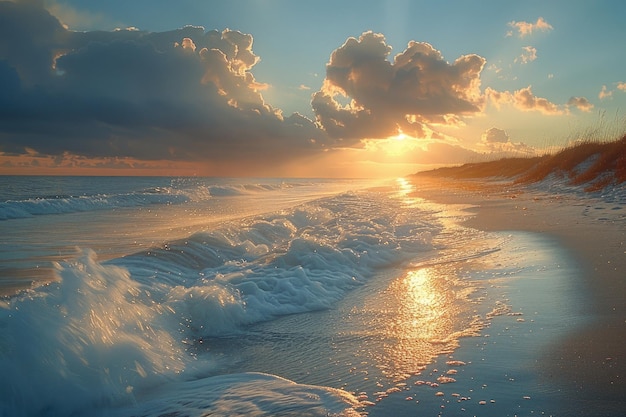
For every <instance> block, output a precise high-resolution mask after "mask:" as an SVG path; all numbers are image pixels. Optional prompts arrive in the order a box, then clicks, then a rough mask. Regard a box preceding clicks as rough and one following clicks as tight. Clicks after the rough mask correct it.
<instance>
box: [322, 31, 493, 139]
mask: <svg viewBox="0 0 626 417" xmlns="http://www.w3.org/2000/svg"><path fill="white" fill-rule="evenodd" d="M390 53H391V47H390V46H388V45H387V44H386V42H385V38H384V36H383V35H381V34H376V33H373V32H365V33H363V34H362V35H361V36H360V37H359V39H355V38H349V39H348V40H347V41H346V42H345V43H344V44H343V46H341V47H340V48H338V49H336V50H335V51H334V52H333V53H332V55H331V57H330V62H329V63H328V64H327V65H326V79H325V82H324V86H323V88H322V89H321V90H320V91H318V92H317V93H315V94H314V95H313V101H312V105H313V109H314V111H315V114H316V116H317V120H318V122H319V123H320V124H321V125H322V126H323V127H324V129H325V130H326V131H327V132H328V133H329V134H330V135H331V136H333V137H336V138H344V139H360V138H366V137H367V138H376V137H387V136H390V135H393V134H395V133H397V130H398V128H400V129H403V130H411V131H416V130H417V131H419V130H420V126H421V125H423V124H425V123H451V122H454V121H455V120H457V118H458V116H461V115H465V114H472V113H476V112H479V111H480V110H481V107H482V105H483V97H482V95H481V92H480V73H481V71H482V68H483V66H484V64H485V59H484V58H482V57H480V56H478V55H465V56H462V57H460V58H458V59H457V60H456V61H454V62H453V63H452V64H450V63H448V62H447V61H445V60H444V58H443V56H442V55H441V53H440V52H439V51H437V50H436V49H434V48H433V47H432V46H431V45H430V44H428V43H422V42H415V41H411V42H410V43H409V44H408V46H407V48H406V49H405V50H404V51H403V52H402V53H400V54H398V55H396V56H395V57H394V58H393V62H391V61H389V60H388V57H389V55H390ZM342 98H346V99H348V100H349V101H350V102H349V103H348V104H345V105H342V104H340V102H341V100H342Z"/></svg>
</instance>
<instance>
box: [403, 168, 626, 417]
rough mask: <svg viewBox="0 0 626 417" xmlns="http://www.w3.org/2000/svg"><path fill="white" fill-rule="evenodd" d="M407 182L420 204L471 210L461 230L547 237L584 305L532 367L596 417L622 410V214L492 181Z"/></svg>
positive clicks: (625, 387)
mask: <svg viewBox="0 0 626 417" xmlns="http://www.w3.org/2000/svg"><path fill="white" fill-rule="evenodd" d="M412 181H413V182H414V184H415V186H416V189H417V194H418V196H419V197H422V198H425V199H427V200H431V201H434V202H437V203H444V204H469V205H472V206H474V208H472V209H470V211H471V212H472V213H474V214H475V215H474V216H472V217H471V218H469V219H468V220H466V221H465V225H466V226H468V227H471V228H475V229H478V230H483V231H488V232H489V231H494V232H495V231H527V232H534V233H539V234H546V235H548V236H550V237H552V238H554V239H556V240H557V241H558V242H560V243H561V244H562V245H563V247H565V248H566V249H567V250H568V251H570V252H571V253H572V255H573V256H574V257H576V258H577V260H578V261H579V262H580V265H581V268H582V269H583V270H582V271H581V272H582V273H581V276H582V277H583V279H582V280H581V282H580V291H581V293H582V294H583V295H584V297H582V298H580V299H582V300H586V301H585V302H584V305H582V306H579V308H580V311H582V314H581V317H580V322H581V323H580V325H577V326H576V327H575V328H576V330H575V331H573V332H569V334H567V335H566V336H565V337H564V338H562V339H561V340H559V341H558V343H556V345H555V346H554V347H553V348H552V349H550V350H549V351H548V353H547V354H542V357H541V358H538V360H539V361H540V363H541V369H543V373H544V376H545V377H546V378H547V379H548V380H549V381H551V382H552V383H554V384H560V386H563V387H564V389H567V391H568V392H571V393H572V395H573V396H575V397H573V398H572V400H573V401H581V402H582V403H586V404H588V405H592V408H593V409H595V410H596V411H597V412H600V414H597V415H609V414H610V415H616V414H613V413H615V412H616V411H619V410H621V411H624V410H626V357H625V353H626V303H624V296H625V294H626V207H624V206H623V205H619V204H610V203H606V202H602V201H599V200H596V199H591V198H589V199H587V198H580V197H578V196H574V195H566V194H558V195H550V194H547V193H542V192H538V191H530V190H528V189H525V188H520V187H512V186H509V185H506V184H504V183H497V182H495V181H491V182H489V181H487V182H484V181H482V182H479V181H473V180H456V179H446V178H435V177H427V176H417V177H413V178H412ZM573 302H576V301H573ZM601 410H606V412H607V413H608V414H602V411H601ZM617 415H618V414H617Z"/></svg>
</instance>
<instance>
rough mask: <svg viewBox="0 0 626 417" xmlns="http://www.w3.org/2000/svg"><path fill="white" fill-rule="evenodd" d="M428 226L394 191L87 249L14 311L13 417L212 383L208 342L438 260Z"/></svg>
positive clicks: (7, 374) (3, 391)
mask: <svg viewBox="0 0 626 417" xmlns="http://www.w3.org/2000/svg"><path fill="white" fill-rule="evenodd" d="M428 219H429V217H428V213H425V212H424V211H422V210H420V209H418V208H417V207H407V206H406V205H405V204H404V203H403V202H402V201H400V200H396V199H394V198H391V197H389V196H384V195H383V194H382V193H375V192H358V193H344V194H341V195H339V196H336V197H332V198H327V199H321V200H317V201H314V202H309V203H307V204H304V205H301V206H298V207H295V208H293V209H290V210H285V211H282V212H278V213H273V214H269V215H263V216H258V217H254V218H247V219H243V220H239V221H237V222H232V223H228V224H225V225H223V227H221V228H219V229H218V230H213V231H209V232H202V233H196V234H193V235H191V236H188V237H187V238H186V239H183V240H179V241H175V242H171V243H169V244H167V245H164V246H162V247H158V248H153V249H151V250H148V251H145V252H140V253H135V254H133V255H129V256H125V257H121V258H117V259H112V260H109V261H106V262H99V261H98V259H97V257H96V255H95V253H94V252H93V251H91V250H88V249H85V250H82V251H81V254H80V256H78V257H77V259H75V260H73V261H71V262H65V263H62V264H58V265H56V272H57V274H58V277H59V281H58V282H56V283H53V284H51V285H48V286H46V287H42V288H39V289H37V290H34V291H30V292H27V293H25V294H22V295H20V296H18V297H15V298H13V299H10V300H8V301H6V305H5V306H4V307H5V308H2V309H0V314H1V315H0V328H1V329H2V332H0V373H2V375H3V378H2V381H0V407H4V408H3V409H2V408H0V414H6V415H33V414H42V413H43V414H45V413H44V411H45V412H46V413H48V414H50V415H52V414H57V415H70V414H76V415H89V414H93V410H94V408H95V409H102V408H111V407H113V406H115V407H118V406H120V404H121V405H123V404H132V403H133V402H136V401H138V398H139V393H150V392H152V393H154V392H155V390H157V389H158V387H162V386H164V384H167V383H169V382H168V381H180V380H181V378H182V377H183V376H184V378H182V379H183V380H185V379H192V380H197V379H198V378H197V375H200V374H202V375H207V374H210V372H211V371H210V369H211V358H210V349H209V350H208V353H204V354H202V355H201V356H197V353H196V351H197V349H194V346H197V345H198V344H199V343H204V345H203V346H206V345H207V344H210V341H211V339H212V338H219V337H224V336H232V335H237V334H241V333H242V332H245V331H246V330H247V328H248V326H250V325H252V324H254V323H258V322H262V321H267V320H272V319H274V318H277V317H279V316H283V315H288V314H294V313H301V312H307V311H314V310H320V309H326V308H329V307H331V306H332V305H333V304H334V303H336V302H337V301H338V300H340V299H341V298H343V297H344V296H345V295H346V293H347V292H348V291H350V290H352V289H353V288H355V287H357V286H359V285H362V284H363V283H365V282H367V281H368V280H370V279H372V278H373V277H375V276H376V274H377V271H379V270H380V269H381V268H388V267H393V266H398V265H401V264H403V263H407V262H412V261H415V260H419V259H422V260H423V259H427V258H429V257H431V256H433V253H434V252H433V251H435V248H434V247H433V245H432V236H433V235H434V234H436V233H438V232H439V230H440V229H439V227H440V226H439V225H438V223H437V222H436V221H434V220H433V221H429V220H428ZM207 369H208V370H207ZM32 375H37V379H36V380H32V378H30V377H29V376H32ZM216 378H217V379H212V380H211V381H209V380H206V381H205V382H198V384H200V385H199V386H202V387H205V388H206V387H207V386H210V387H213V388H211V390H213V389H214V388H215V387H218V388H219V387H221V388H219V389H218V390H217V391H219V392H222V390H223V389H231V388H232V385H230V384H232V383H236V384H242V383H243V385H242V386H245V389H251V386H253V385H254V386H256V387H257V388H262V387H266V388H268V389H269V387H270V386H271V385H274V386H276V384H278V385H277V386H278V388H277V389H279V390H280V391H281V392H283V391H284V389H285V388H284V386H283V385H285V384H286V385H285V386H290V387H291V388H290V392H292V393H295V392H300V393H307V392H309V393H311V392H315V395H317V396H318V397H320V396H322V395H321V394H320V393H319V391H311V389H310V388H303V387H302V386H300V388H301V389H300V390H299V388H298V386H293V385H289V384H288V383H285V382H284V381H282V382H281V381H279V380H278V379H275V377H271V378H269V379H270V380H268V378H266V377H258V376H250V375H244V376H240V377H235V381H230V380H227V378H228V376H224V375H222V376H219V375H218V376H216ZM225 378H226V379H225ZM277 381H278V382H277ZM180 384H183V382H180ZM206 384H208V385H206ZM224 387H226V388H224ZM217 391H216V392H217ZM207 392H209V391H207ZM211 392H212V391H211ZM325 392H326V391H325ZM335 394H336V393H335ZM335 394H333V393H327V394H325V395H327V396H330V397H332V398H335V399H336V395H335ZM216 395H217V394H216ZM290 395H291V394H290ZM306 397H307V398H309V397H310V398H312V397H311V396H310V395H309V394H306ZM241 401H244V399H242V400H241ZM260 401H263V402H267V401H269V400H268V399H260ZM337 401H338V403H333V404H335V405H334V406H333V407H334V408H337V404H344V405H345V403H346V399H345V398H344V399H339V400H337ZM348 402H349V401H348ZM274 405H275V406H276V407H277V408H275V409H280V405H279V404H274ZM176 406H181V404H178V405H176ZM231 406H232V407H235V408H233V409H231V411H232V412H233V413H234V411H233V410H235V409H240V407H243V406H244V404H243V403H242V402H236V404H234V405H232V404H231ZM141 407H151V405H150V404H149V403H143V404H142V405H141ZM305 409H306V408H303V410H305ZM77 410H78V411H77ZM81 410H86V411H81ZM221 411H223V410H220V412H221ZM227 411H228V410H226V412H225V414H228V412H227ZM146 414H148V415H150V413H148V412H146ZM235 414H236V413H235ZM142 415H143V414H142ZM321 415H324V414H323V413H322V414H321Z"/></svg>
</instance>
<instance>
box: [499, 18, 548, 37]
mask: <svg viewBox="0 0 626 417" xmlns="http://www.w3.org/2000/svg"><path fill="white" fill-rule="evenodd" d="M509 26H510V27H512V28H513V30H516V31H517V34H518V36H519V37H520V38H524V37H526V36H529V35H532V33H533V32H536V31H541V32H548V31H550V30H552V29H553V27H552V25H551V24H549V23H548V22H546V21H545V19H544V18H543V17H539V18H538V19H537V21H536V22H535V23H532V22H524V21H522V22H516V21H511V22H509ZM507 36H513V31H510V32H508V33H507Z"/></svg>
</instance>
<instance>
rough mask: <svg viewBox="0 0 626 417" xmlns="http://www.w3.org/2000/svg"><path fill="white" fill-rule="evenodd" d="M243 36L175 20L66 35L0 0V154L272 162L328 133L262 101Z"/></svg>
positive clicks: (39, 15)
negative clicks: (167, 24) (153, 26)
mask: <svg viewBox="0 0 626 417" xmlns="http://www.w3.org/2000/svg"><path fill="white" fill-rule="evenodd" d="M252 46H253V38H252V36H251V35H248V34H244V33H241V32H238V31H234V30H224V31H221V32H220V31H215V30H213V31H205V30H204V28H201V27H185V28H182V29H177V30H173V31H169V32H160V33H150V32H143V31H137V30H116V31H111V32H104V31H99V32H73V31H69V30H67V29H65V28H64V27H63V25H62V24H61V23H60V22H59V21H58V20H57V19H56V18H55V17H53V16H52V15H50V13H49V12H48V11H47V10H45V9H43V7H41V5H36V2H20V3H13V2H0V87H2V88H3V93H2V95H0V151H2V152H4V153H5V154H7V153H13V154H25V153H26V152H27V151H26V150H27V149H31V150H34V151H35V152H37V153H40V154H47V155H64V154H67V153H70V154H75V155H81V156H85V157H94V158H96V157H114V156H121V157H131V158H138V159H144V160H160V159H169V160H187V161H189V160H195V161H206V163H207V164H211V163H212V162H216V161H223V160H232V161H235V160H237V161H248V162H249V165H254V164H275V163H276V162H279V161H280V160H281V159H283V158H286V157H287V156H289V157H298V156H299V155H300V156H301V155H306V154H308V153H310V152H315V151H321V150H323V149H324V148H325V147H326V146H327V145H329V144H330V142H329V138H328V136H327V135H326V134H325V133H324V131H323V130H321V129H319V128H318V127H317V126H316V125H315V124H314V122H313V121H311V120H309V119H307V118H306V117H304V116H302V115H298V114H294V115H291V116H289V117H284V116H283V115H282V113H281V112H280V111H279V110H278V109H274V108H272V107H271V105H269V104H268V103H266V102H265V101H264V99H263V96H262V94H261V93H262V91H263V89H264V88H266V85H265V84H263V83H261V82H258V81H257V80H256V79H255V77H254V75H253V73H252V72H251V70H252V69H253V67H254V66H255V65H256V63H257V62H258V61H259V57H257V56H256V55H255V54H254V52H253V50H252Z"/></svg>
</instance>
